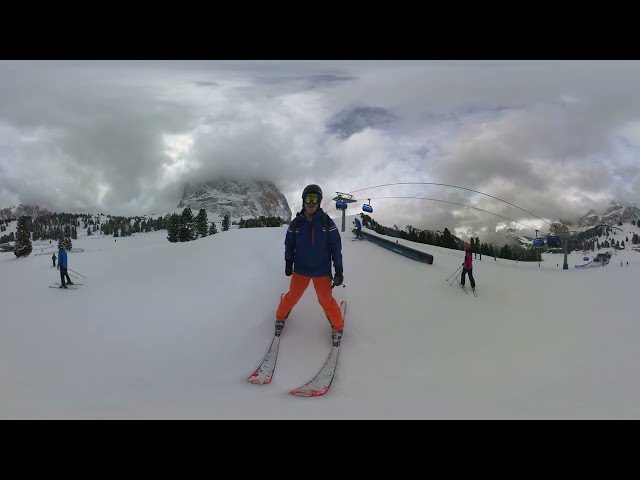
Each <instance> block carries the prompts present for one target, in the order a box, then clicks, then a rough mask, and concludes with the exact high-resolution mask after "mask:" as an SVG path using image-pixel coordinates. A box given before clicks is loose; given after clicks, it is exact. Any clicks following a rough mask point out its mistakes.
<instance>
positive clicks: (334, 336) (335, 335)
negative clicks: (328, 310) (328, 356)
mask: <svg viewBox="0 0 640 480" xmlns="http://www.w3.org/2000/svg"><path fill="white" fill-rule="evenodd" d="M341 339H342V330H331V341H332V342H333V346H334V347H339V346H340V340H341Z"/></svg>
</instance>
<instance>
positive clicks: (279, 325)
mask: <svg viewBox="0 0 640 480" xmlns="http://www.w3.org/2000/svg"><path fill="white" fill-rule="evenodd" d="M283 328H284V321H281V320H276V337H279V336H280V334H281V333H282V329H283Z"/></svg>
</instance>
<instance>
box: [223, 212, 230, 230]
mask: <svg viewBox="0 0 640 480" xmlns="http://www.w3.org/2000/svg"><path fill="white" fill-rule="evenodd" d="M229 223H230V220H229V214H228V213H225V215H224V218H223V219H222V231H223V232H226V231H227V230H229Z"/></svg>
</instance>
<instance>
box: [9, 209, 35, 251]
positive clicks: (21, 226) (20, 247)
mask: <svg viewBox="0 0 640 480" xmlns="http://www.w3.org/2000/svg"><path fill="white" fill-rule="evenodd" d="M30 224H31V217H20V218H19V219H18V226H17V227H16V245H15V248H14V250H13V253H14V254H15V256H16V257H28V256H29V254H30V253H31V250H32V249H33V247H32V246H31V238H30V234H29V227H30Z"/></svg>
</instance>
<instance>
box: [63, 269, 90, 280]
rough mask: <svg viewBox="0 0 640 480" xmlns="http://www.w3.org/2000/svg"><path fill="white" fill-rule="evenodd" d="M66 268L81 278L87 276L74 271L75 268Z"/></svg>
mask: <svg viewBox="0 0 640 480" xmlns="http://www.w3.org/2000/svg"><path fill="white" fill-rule="evenodd" d="M67 270H69V271H70V272H73V273H75V274H77V275H80V276H81V277H82V278H87V277H85V276H84V275H82V274H81V273H78V272H76V271H75V270H71V269H70V268H67Z"/></svg>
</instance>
